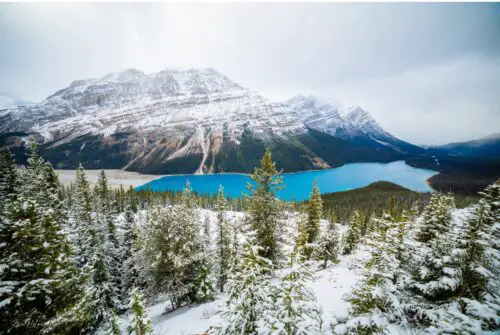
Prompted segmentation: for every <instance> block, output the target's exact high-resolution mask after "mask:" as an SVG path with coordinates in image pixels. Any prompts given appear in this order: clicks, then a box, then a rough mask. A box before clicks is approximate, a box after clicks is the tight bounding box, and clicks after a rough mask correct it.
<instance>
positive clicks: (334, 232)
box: [313, 221, 340, 269]
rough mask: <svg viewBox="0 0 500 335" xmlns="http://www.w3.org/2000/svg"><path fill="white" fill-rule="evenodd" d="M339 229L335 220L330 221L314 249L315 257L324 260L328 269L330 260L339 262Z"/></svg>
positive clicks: (324, 267) (323, 265) (320, 260)
mask: <svg viewBox="0 0 500 335" xmlns="http://www.w3.org/2000/svg"><path fill="white" fill-rule="evenodd" d="M339 238H340V236H339V230H338V227H337V224H336V223H335V222H333V221H329V222H328V226H327V227H326V228H325V230H324V231H323V233H322V234H321V235H320V238H319V242H318V247H317V248H316V250H315V251H314V254H313V256H314V258H315V259H316V260H317V261H319V262H322V263H323V264H322V267H323V269H326V266H327V265H328V262H332V263H337V262H338V255H339V253H340V250H339V249H340V245H339V244H340V241H339Z"/></svg>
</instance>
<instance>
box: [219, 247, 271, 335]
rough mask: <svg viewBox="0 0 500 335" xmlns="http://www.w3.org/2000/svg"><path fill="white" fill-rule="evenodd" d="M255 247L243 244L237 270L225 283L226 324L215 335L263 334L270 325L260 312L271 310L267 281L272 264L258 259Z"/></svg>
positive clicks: (269, 290) (262, 258)
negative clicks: (217, 334) (226, 287)
mask: <svg viewBox="0 0 500 335" xmlns="http://www.w3.org/2000/svg"><path fill="white" fill-rule="evenodd" d="M259 249H261V248H260V247H258V246H252V245H250V244H248V243H247V244H246V245H245V249H244V252H243V255H242V258H241V260H240V261H239V266H238V269H237V271H235V272H234V273H232V274H231V277H230V280H229V282H228V288H229V290H228V292H229V301H228V307H227V310H226V311H225V313H224V317H225V321H226V323H225V324H224V326H223V327H222V328H221V329H220V332H219V334H258V333H262V334H266V333H269V332H270V331H269V330H270V329H271V326H272V325H271V324H269V322H266V321H267V319H265V318H264V313H265V312H266V311H270V310H272V309H273V299H272V295H273V290H272V286H271V284H270V281H269V277H268V276H269V274H270V273H272V262H271V261H270V260H268V259H266V258H264V257H262V256H259V251H260V250H259Z"/></svg>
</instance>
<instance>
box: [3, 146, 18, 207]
mask: <svg viewBox="0 0 500 335" xmlns="http://www.w3.org/2000/svg"><path fill="white" fill-rule="evenodd" d="M17 179H18V178H17V173H16V163H15V161H14V157H13V156H12V154H11V152H10V151H9V150H5V151H2V152H1V153H0V200H1V203H2V204H5V203H6V202H7V201H8V200H9V199H11V198H12V196H14V195H15V193H16V188H17ZM0 210H1V208H0Z"/></svg>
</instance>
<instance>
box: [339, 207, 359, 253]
mask: <svg viewBox="0 0 500 335" xmlns="http://www.w3.org/2000/svg"><path fill="white" fill-rule="evenodd" d="M346 235H347V236H346V238H345V241H344V250H343V253H344V255H349V254H351V253H352V252H353V251H354V249H355V248H356V246H357V244H358V242H359V239H360V238H361V215H360V214H359V211H354V213H353V215H352V216H351V219H350V221H349V226H348V228H347V233H346Z"/></svg>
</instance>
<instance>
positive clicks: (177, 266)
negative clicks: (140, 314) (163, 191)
mask: <svg viewBox="0 0 500 335" xmlns="http://www.w3.org/2000/svg"><path fill="white" fill-rule="evenodd" d="M184 196H185V195H184ZM199 235H200V228H199V218H198V215H197V211H196V210H195V209H194V208H189V207H188V206H187V205H186V203H182V204H180V205H173V206H168V207H163V206H155V207H153V208H152V209H151V211H150V213H149V217H148V222H147V224H146V225H145V227H144V235H143V236H142V237H141V242H140V245H141V250H140V252H139V255H138V266H139V267H140V271H139V273H140V276H141V280H142V281H143V282H144V283H146V284H147V288H148V293H149V294H151V295H157V294H166V295H167V296H168V297H169V298H170V301H171V305H172V307H173V308H174V309H175V308H177V307H179V306H181V305H182V304H184V303H189V302H191V301H193V300H194V299H195V296H196V293H197V291H198V287H197V283H198V280H199V277H198V276H199V273H198V272H197V271H198V270H199V267H200V261H201V260H202V256H203V254H202V251H203V246H202V241H200V236H199ZM200 242H201V243H200Z"/></svg>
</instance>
